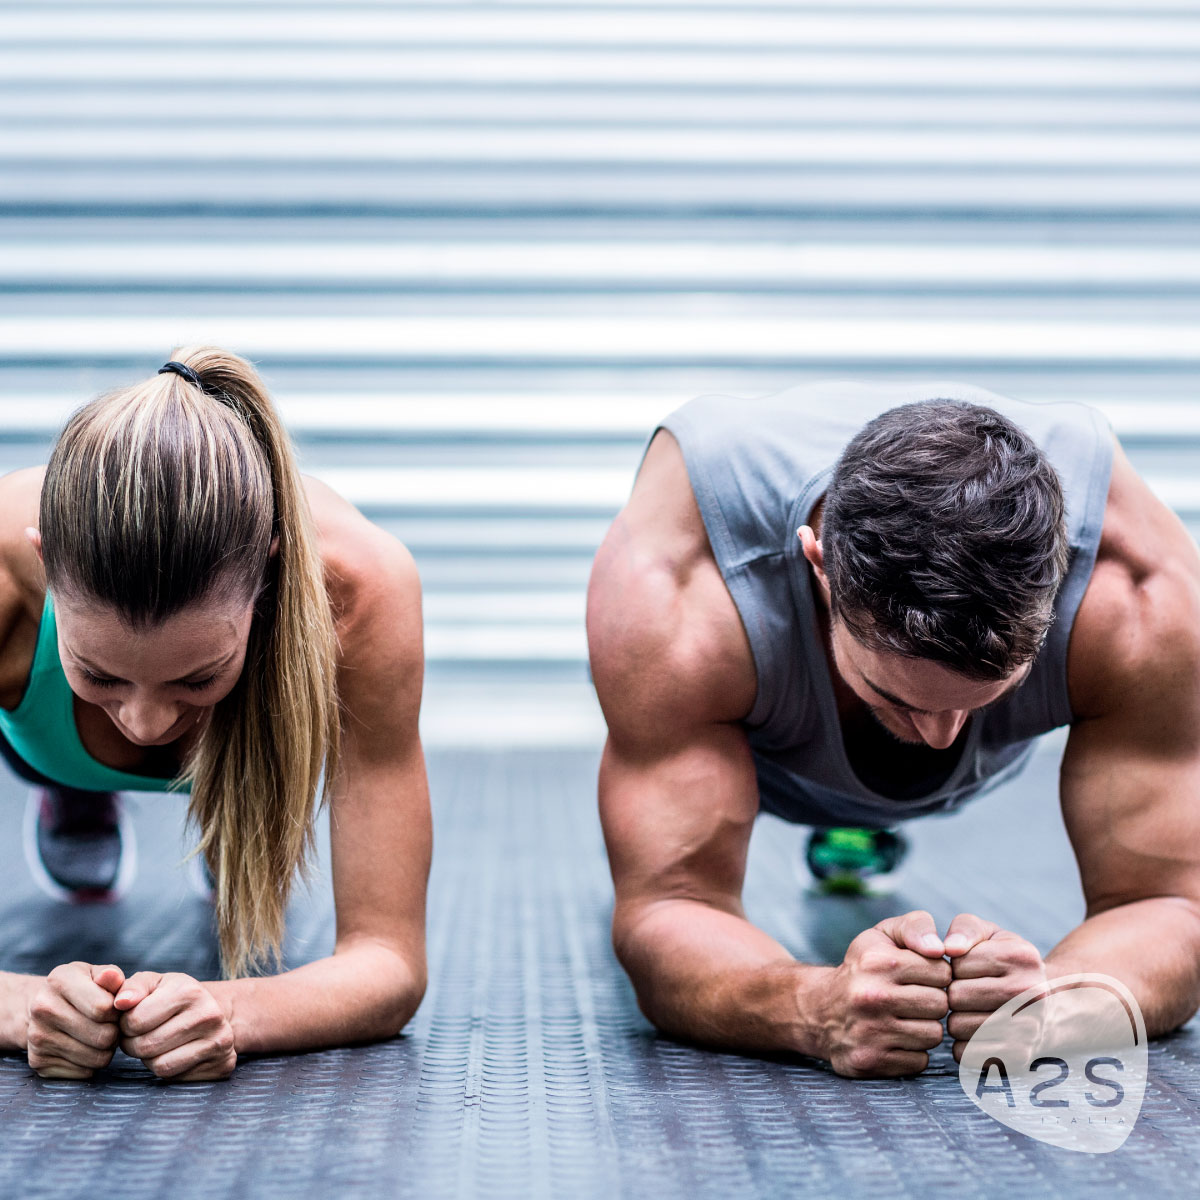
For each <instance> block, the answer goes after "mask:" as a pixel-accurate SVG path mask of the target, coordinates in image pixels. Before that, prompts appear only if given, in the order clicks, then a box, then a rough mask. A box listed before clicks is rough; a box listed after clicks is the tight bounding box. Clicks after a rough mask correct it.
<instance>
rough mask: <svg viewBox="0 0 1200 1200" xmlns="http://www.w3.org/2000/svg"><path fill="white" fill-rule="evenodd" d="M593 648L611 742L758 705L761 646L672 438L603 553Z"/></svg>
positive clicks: (655, 447)
mask: <svg viewBox="0 0 1200 1200" xmlns="http://www.w3.org/2000/svg"><path fill="white" fill-rule="evenodd" d="M588 645H589V650H590V655H591V665H592V677H593V679H594V680H595V683H596V691H597V694H598V696H599V698H600V703H601V706H602V707H603V709H604V712H605V716H606V718H607V720H608V723H609V728H610V731H612V732H616V733H627V734H629V735H630V736H634V737H642V736H645V737H648V738H657V737H661V736H666V735H667V734H669V732H670V731H671V730H673V729H675V730H680V729H686V728H689V727H695V726H696V725H702V724H710V723H713V722H720V721H736V720H740V719H741V718H743V717H745V716H746V714H747V713H748V712H749V711H750V709H751V707H753V704H754V698H755V691H756V687H757V680H756V676H755V670H754V659H753V655H752V653H751V650H750V645H749V642H748V641H747V639H746V634H745V630H744V629H743V628H742V623H741V619H740V617H739V616H738V612H737V608H736V606H735V605H734V602H733V599H732V597H731V596H730V595H729V590H728V589H727V588H726V586H725V581H724V580H723V579H722V577H721V572H720V569H719V568H718V566H717V564H716V561H715V560H714V558H713V555H712V550H711V548H710V546H709V542H708V535H707V533H706V531H705V529H704V522H703V520H702V518H701V516H700V511H699V509H698V507H697V505H696V501H695V498H694V496H693V494H692V490H691V485H690V483H689V480H688V475H687V468H686V466H685V464H684V461H683V455H682V453H681V452H680V450H679V447H678V445H677V443H676V442H675V440H674V438H672V437H671V435H670V434H669V433H666V432H660V433H659V435H658V436H657V437H656V438H655V439H654V441H653V443H652V444H651V446H650V449H649V450H648V451H647V453H646V458H645V461H644V462H643V465H642V469H641V471H640V472H639V474H638V478H637V481H636V483H635V484H634V489H633V494H632V495H631V496H630V499H629V503H628V504H627V505H626V506H625V508H624V509H623V510H622V512H621V513H620V514H619V515H618V517H617V519H616V520H615V521H614V522H613V525H612V528H611V529H610V530H609V532H608V536H607V537H606V538H605V540H604V543H603V545H602V546H601V547H600V550H599V552H598V553H597V555H596V561H595V564H594V566H593V568H592V578H591V583H590V586H589V589H588Z"/></svg>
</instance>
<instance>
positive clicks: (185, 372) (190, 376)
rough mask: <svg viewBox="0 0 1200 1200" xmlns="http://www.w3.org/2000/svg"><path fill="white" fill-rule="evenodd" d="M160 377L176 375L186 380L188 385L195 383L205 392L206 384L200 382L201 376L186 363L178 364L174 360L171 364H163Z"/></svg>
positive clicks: (159, 369) (159, 371)
mask: <svg viewBox="0 0 1200 1200" xmlns="http://www.w3.org/2000/svg"><path fill="white" fill-rule="evenodd" d="M158 373H159V374H160V375H166V374H175V375H178V376H179V377H180V379H186V380H187V381H188V383H194V384H195V385H196V386H197V387H198V388H199V389H200V390H201V391H204V384H202V383H201V382H200V376H199V375H197V374H196V372H195V371H193V370H192V368H191V367H189V366H188V365H187V364H186V363H181V362H176V361H175V360H174V359H172V360H171V361H170V362H169V363H163V365H162V366H161V367H159V368H158Z"/></svg>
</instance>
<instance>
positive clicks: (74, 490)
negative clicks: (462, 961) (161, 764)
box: [41, 346, 340, 976]
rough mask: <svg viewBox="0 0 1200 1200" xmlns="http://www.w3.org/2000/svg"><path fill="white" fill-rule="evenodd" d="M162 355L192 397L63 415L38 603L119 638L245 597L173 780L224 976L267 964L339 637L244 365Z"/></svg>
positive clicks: (102, 400)
mask: <svg viewBox="0 0 1200 1200" xmlns="http://www.w3.org/2000/svg"><path fill="white" fill-rule="evenodd" d="M172 358H173V360H175V361H177V362H179V363H182V364H184V365H185V366H187V367H190V368H191V370H192V371H194V372H195V374H196V376H198V378H199V381H200V386H196V384H194V383H191V382H189V381H188V380H187V379H185V378H181V377H180V376H179V375H178V374H174V373H167V374H159V375H156V376H154V377H153V378H151V379H149V380H147V381H146V382H144V383H140V384H136V385H134V386H133V387H129V388H125V389H122V390H120V391H116V392H112V393H110V394H108V395H105V396H101V397H99V398H98V399H96V400H94V401H92V402H91V403H90V404H87V405H85V406H84V407H83V408H81V409H80V410H79V411H78V412H76V413H75V414H74V415H73V416H72V417H71V419H70V421H69V422H68V423H67V426H66V428H65V429H64V430H63V433H62V435H61V436H60V437H59V439H58V442H57V443H56V445H55V447H54V451H53V453H52V455H51V457H50V464H49V466H48V468H47V471H46V479H45V483H44V485H43V487H42V496H41V534H42V549H43V556H44V559H45V564H46V578H47V584H48V586H49V588H50V590H51V591H52V592H55V593H58V592H62V593H64V594H69V595H72V596H77V597H79V598H81V599H83V600H84V601H86V602H95V603H99V604H103V605H108V606H111V607H113V608H115V609H116V610H117V611H118V612H119V613H120V614H121V616H122V618H123V619H124V620H125V621H127V622H128V623H129V624H130V625H131V626H132V627H134V628H143V629H144V628H146V627H147V626H148V625H152V624H154V623H157V622H159V621H161V620H163V619H165V618H166V617H169V616H171V615H172V614H173V613H176V612H178V611H180V610H181V609H183V608H184V607H186V606H187V605H189V604H192V603H195V602H197V601H201V600H211V599H226V598H228V599H244V600H245V601H246V602H251V601H253V602H254V604H255V612H254V618H253V621H252V623H251V628H250V638H249V644H248V647H247V653H246V664H245V667H244V668H243V670H242V674H241V676H240V678H239V679H238V681H237V683H236V685H235V686H234V688H233V690H232V691H231V692H230V693H229V695H228V696H226V697H225V698H224V699H223V700H221V701H220V702H219V703H218V704H217V705H216V706H215V707H214V709H213V712H212V716H211V720H210V722H209V725H208V727H207V729H206V730H205V732H204V733H203V735H202V736H201V738H200V740H199V742H198V744H197V745H196V747H195V749H194V750H193V752H192V753H191V755H190V756H189V758H188V761H187V762H186V763H185V764H184V767H183V771H182V773H181V775H180V780H179V782H180V785H181V786H183V785H186V784H190V786H191V803H190V806H189V810H188V812H189V817H190V819H191V820H192V821H193V822H194V823H195V825H196V826H197V828H198V829H199V833H200V845H199V852H200V853H202V854H203V855H204V857H205V859H206V860H207V862H208V865H209V868H210V870H211V871H212V874H213V877H214V879H215V881H216V890H217V897H216V913H217V930H218V936H219V939H220V946H221V962H222V966H223V969H224V971H225V973H226V974H227V975H234V976H236V975H244V974H247V973H248V972H249V971H251V970H253V969H256V968H260V967H262V966H263V965H265V964H266V963H267V962H268V961H274V962H278V958H279V953H280V943H281V940H282V935H283V926H284V916H285V912H286V908H287V902H288V897H289V895H290V893H291V888H292V883H293V881H294V879H295V876H296V873H297V870H299V871H300V872H301V873H303V872H304V871H305V869H306V864H307V860H308V857H309V854H310V852H311V850H312V846H313V834H314V830H313V825H314V818H315V810H316V802H317V799H318V791H320V792H321V796H320V799H322V800H323V799H324V798H325V796H324V793H325V791H326V790H327V788H328V784H329V781H330V780H332V779H333V778H334V776H335V775H336V773H337V767H338V760H339V744H340V719H339V717H340V714H339V708H338V699H337V680H336V673H337V642H336V637H335V634H334V626H333V618H332V614H331V612H330V606H329V599H328V595H327V592H326V589H325V579H324V573H323V569H322V564H321V559H320V556H319V554H318V551H317V547H316V537H315V533H314V530H313V525H312V519H311V515H310V513H309V509H308V502H307V499H306V497H305V494H304V491H303V487H302V484H301V480H300V475H299V472H298V470H297V467H296V462H295V455H294V453H293V450H292V447H291V443H290V441H289V439H288V436H287V433H286V431H285V430H284V428H283V425H282V423H281V422H280V420H279V416H278V414H277V413H276V411H275V408H274V406H273V405H272V403H271V400H270V397H269V396H268V395H267V392H266V389H265V388H264V386H263V383H262V381H261V380H260V379H259V377H258V374H257V372H256V371H255V370H254V368H253V367H252V366H251V365H250V363H248V362H247V361H246V360H245V359H243V358H239V357H238V356H237V355H235V354H230V353H228V352H227V351H224V350H219V349H217V348H215V347H212V346H191V347H186V348H184V349H180V350H177V351H176V352H175V353H174V354H173V355H172ZM276 537H277V538H278V539H279V543H278V551H277V553H276V554H274V555H272V554H271V543H272V540H273V538H276ZM322 768H324V771H325V786H324V788H322V785H321V772H322Z"/></svg>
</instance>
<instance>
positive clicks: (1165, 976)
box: [1046, 896, 1200, 1037]
mask: <svg viewBox="0 0 1200 1200" xmlns="http://www.w3.org/2000/svg"><path fill="white" fill-rule="evenodd" d="M1046 967H1047V970H1048V971H1049V973H1050V974H1051V975H1052V976H1059V975H1070V974H1076V973H1079V972H1084V971H1096V972H1099V973H1101V974H1105V975H1112V976H1114V977H1115V978H1117V979H1119V980H1120V981H1121V982H1122V983H1124V984H1125V985H1126V987H1128V988H1129V990H1130V991H1132V992H1133V994H1134V996H1135V997H1136V999H1137V1002H1138V1004H1139V1005H1140V1006H1141V1009H1142V1015H1143V1017H1144V1018H1145V1021H1146V1032H1147V1034H1149V1035H1150V1036H1151V1037H1154V1036H1155V1035H1157V1034H1160V1033H1166V1032H1168V1031H1169V1030H1172V1029H1176V1028H1178V1026H1180V1025H1182V1024H1183V1022H1184V1021H1186V1020H1187V1019H1188V1018H1189V1017H1191V1016H1192V1014H1193V1013H1194V1012H1195V1011H1196V1009H1197V1006H1200V909H1198V908H1197V906H1196V905H1195V904H1194V903H1192V902H1191V901H1187V900H1183V899H1180V898H1177V897H1167V896H1158V897H1154V898H1152V899H1149V900H1137V901H1133V902H1131V903H1129V904H1121V905H1118V906H1117V907H1116V908H1110V909H1108V910H1107V911H1105V912H1102V913H1097V914H1096V915H1095V916H1092V917H1089V918H1088V919H1087V920H1086V921H1084V922H1083V924H1082V925H1080V926H1079V927H1078V928H1077V929H1074V930H1072V931H1071V932H1070V933H1069V934H1068V935H1067V936H1066V937H1065V938H1063V940H1062V941H1061V942H1059V944H1058V945H1057V946H1055V947H1054V949H1053V950H1051V951H1050V953H1049V954H1048V955H1047V956H1046Z"/></svg>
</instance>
